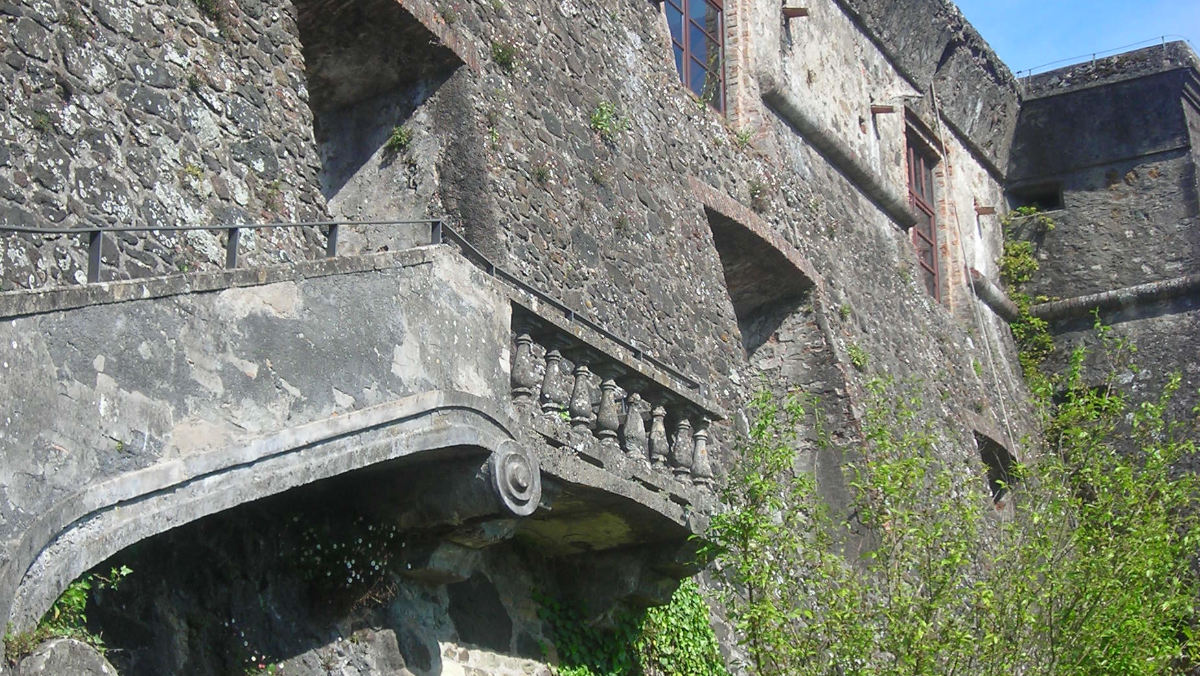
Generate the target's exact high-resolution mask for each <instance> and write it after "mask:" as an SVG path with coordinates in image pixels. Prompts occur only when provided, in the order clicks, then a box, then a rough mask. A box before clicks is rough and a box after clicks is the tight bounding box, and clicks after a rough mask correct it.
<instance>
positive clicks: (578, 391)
mask: <svg viewBox="0 0 1200 676" xmlns="http://www.w3.org/2000/svg"><path fill="white" fill-rule="evenodd" d="M568 412H569V413H570V414H571V428H572V429H573V430H575V431H576V432H586V431H588V427H589V426H591V424H592V372H591V371H590V370H589V369H588V367H587V366H585V365H583V364H580V365H579V366H576V367H575V389H574V390H573V391H572V392H571V407H570V409H568Z"/></svg>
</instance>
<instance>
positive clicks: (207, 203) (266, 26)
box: [0, 0, 326, 289]
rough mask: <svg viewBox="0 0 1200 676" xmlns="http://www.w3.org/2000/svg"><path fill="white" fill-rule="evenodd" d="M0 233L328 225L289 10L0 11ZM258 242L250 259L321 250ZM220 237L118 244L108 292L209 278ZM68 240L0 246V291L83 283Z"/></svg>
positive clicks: (12, 6) (209, 6)
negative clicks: (200, 274) (203, 274)
mask: <svg viewBox="0 0 1200 676" xmlns="http://www.w3.org/2000/svg"><path fill="white" fill-rule="evenodd" d="M0 15H2V18H3V20H4V22H3V35H4V42H5V44H6V47H7V48H6V49H5V56H4V59H3V60H2V61H0V79H2V80H3V81H4V82H5V83H6V86H5V88H4V92H3V93H0V111H3V115H2V116H0V117H2V118H3V119H2V121H0V200H2V202H3V205H2V206H0V223H3V224H4V225H8V226H14V227H26V228H29V227H40V228H48V227H53V228H74V227H79V226H102V227H152V226H179V225H210V224H214V223H217V224H225V223H228V224H235V223H244V222H264V221H266V222H270V221H319V220H324V219H325V218H326V212H325V200H324V197H323V196H322V195H321V192H320V186H319V181H318V179H317V173H318V169H319V167H320V163H319V161H320V160H319V155H318V152H317V147H316V144H315V142H314V140H313V134H312V113H311V112H310V110H309V107H308V101H307V99H308V94H307V90H306V85H305V80H304V59H303V57H302V55H301V44H300V40H299V35H298V31H297V28H296V19H295V9H294V8H293V7H292V5H291V3H289V2H261V1H260V0H250V1H247V2H240V3H233V2H223V1H219V0H214V1H213V2H206V3H194V2H178V1H171V2H167V1H161V2H160V1H157V0H156V1H153V2H146V3H125V4H123V3H107V2H96V3H89V2H84V3H80V2H75V1H74V0H70V1H63V2H58V1H57V0H54V1H50V2H35V1H28V2H26V1H24V0H18V1H17V2H10V3H6V4H5V6H4V7H3V9H0ZM319 239H320V237H319V236H318V233H316V232H315V231H314V232H306V233H302V232H300V231H295V232H293V231H282V230H280V231H263V232H260V233H256V234H254V235H252V236H250V238H249V239H247V240H246V241H244V242H243V247H244V248H243V252H244V254H245V255H246V256H247V257H248V259H251V260H254V261H257V262H258V263H272V262H275V263H277V262H286V261H290V260H296V259H301V258H305V257H311V255H312V254H313V252H315V251H319V247H320V245H321V242H319V241H318V240H319ZM222 249H223V246H222V243H221V236H220V233H215V232H194V233H186V234H184V233H160V234H155V235H150V234H145V233H139V234H136V235H135V234H132V233H126V234H122V235H120V236H118V237H116V238H115V241H110V242H109V244H108V246H107V247H106V249H105V251H104V252H103V255H104V262H105V267H104V271H105V276H106V278H108V279H112V278H125V277H131V276H132V277H145V276H148V275H162V274H166V273H171V272H178V271H180V270H196V269H208V268H212V267H216V266H219V265H220V264H221V263H222V262H223V261H224V253H223V250H222ZM83 253H85V251H84V250H83V249H81V248H80V247H79V246H78V240H77V238H73V237H57V238H38V239H28V238H20V239H18V238H6V239H5V241H4V255H3V257H2V259H3V263H0V266H3V267H2V268H0V270H2V272H0V276H2V277H3V279H4V282H5V288H6V289H11V288H14V287H16V288H37V287H43V286H47V285H58V284H69V283H77V282H80V281H82V279H83V275H84V274H85V272H84V270H83V269H82V268H83V267H84V266H83V265H82V261H83V260H84V259H83V258H82V256H81V254H83Z"/></svg>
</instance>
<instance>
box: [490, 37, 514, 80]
mask: <svg viewBox="0 0 1200 676" xmlns="http://www.w3.org/2000/svg"><path fill="white" fill-rule="evenodd" d="M492 62H493V63H495V64H496V65H497V66H499V67H500V70H502V71H504V72H505V73H512V72H513V71H514V70H516V68H517V45H516V44H515V43H513V42H509V41H499V40H497V41H496V42H493V43H492Z"/></svg>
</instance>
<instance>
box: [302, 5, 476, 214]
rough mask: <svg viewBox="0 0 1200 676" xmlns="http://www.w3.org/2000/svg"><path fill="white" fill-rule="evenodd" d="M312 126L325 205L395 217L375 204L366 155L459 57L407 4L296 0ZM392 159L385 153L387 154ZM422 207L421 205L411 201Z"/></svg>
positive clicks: (376, 170) (374, 172) (375, 152)
mask: <svg viewBox="0 0 1200 676" xmlns="http://www.w3.org/2000/svg"><path fill="white" fill-rule="evenodd" d="M295 5H296V11H297V15H298V20H297V24H298V27H299V31H300V40H301V42H302V45H303V51H304V64H305V74H306V77H307V80H308V91H309V108H311V109H312V112H313V127H314V129H313V134H314V137H315V139H316V142H317V146H318V149H319V151H320V154H321V172H320V180H321V191H322V192H323V193H324V195H325V198H326V200H328V201H329V206H330V210H331V213H332V214H333V215H335V216H341V217H347V218H351V217H353V218H361V217H364V216H366V217H375V218H398V217H401V216H403V215H405V213H404V212H405V211H407V209H404V208H402V207H403V206H405V205H392V206H394V207H395V208H391V209H383V210H381V209H380V208H379V207H378V206H377V205H376V204H375V203H376V202H378V201H379V200H378V195H379V192H380V191H379V190H378V189H377V188H376V187H375V182H377V180H378V178H377V177H378V176H379V175H380V174H381V173H382V172H383V170H385V169H386V167H384V168H383V169H381V168H380V167H379V166H378V163H377V162H374V163H373V162H371V160H372V158H375V157H378V156H379V151H380V149H381V148H383V147H384V145H385V144H386V143H387V141H388V138H389V137H390V135H391V134H392V133H393V130H394V129H396V128H399V127H403V126H404V125H406V124H407V123H408V122H409V120H410V118H411V117H412V115H413V113H414V112H415V111H416V110H417V109H418V108H420V107H421V106H422V105H423V104H424V103H425V102H426V101H427V100H428V99H430V97H432V96H433V95H434V93H435V92H437V91H438V89H439V88H440V87H441V86H442V84H443V83H445V82H446V81H447V80H448V79H449V78H450V77H451V75H453V73H454V72H455V71H456V70H457V69H458V68H459V67H460V66H461V65H462V61H461V60H460V59H459V57H458V56H457V55H456V54H455V53H454V52H453V51H452V50H451V49H449V48H448V47H446V46H445V45H443V44H442V43H441V42H440V41H439V40H438V39H437V36H436V35H434V34H433V33H432V32H430V31H429V29H428V28H426V27H425V25H424V24H422V23H421V22H420V21H419V20H417V18H416V17H414V16H413V15H412V14H411V13H410V12H409V11H408V10H406V9H405V8H404V7H402V6H401V5H400V4H398V3H396V2H392V1H391V0H361V1H359V2H353V3H343V4H341V5H338V6H337V7H330V6H329V5H328V3H322V2H320V1H319V0H296V1H295ZM390 159H392V156H391V155H386V154H385V157H384V160H385V162H387V161H389V160H390ZM412 208H413V210H416V211H418V212H420V209H422V208H423V205H414V206H413V207H412Z"/></svg>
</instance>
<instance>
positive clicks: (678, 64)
mask: <svg viewBox="0 0 1200 676" xmlns="http://www.w3.org/2000/svg"><path fill="white" fill-rule="evenodd" d="M675 72H677V73H679V79H681V80H682V79H683V47H680V46H679V45H675Z"/></svg>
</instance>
